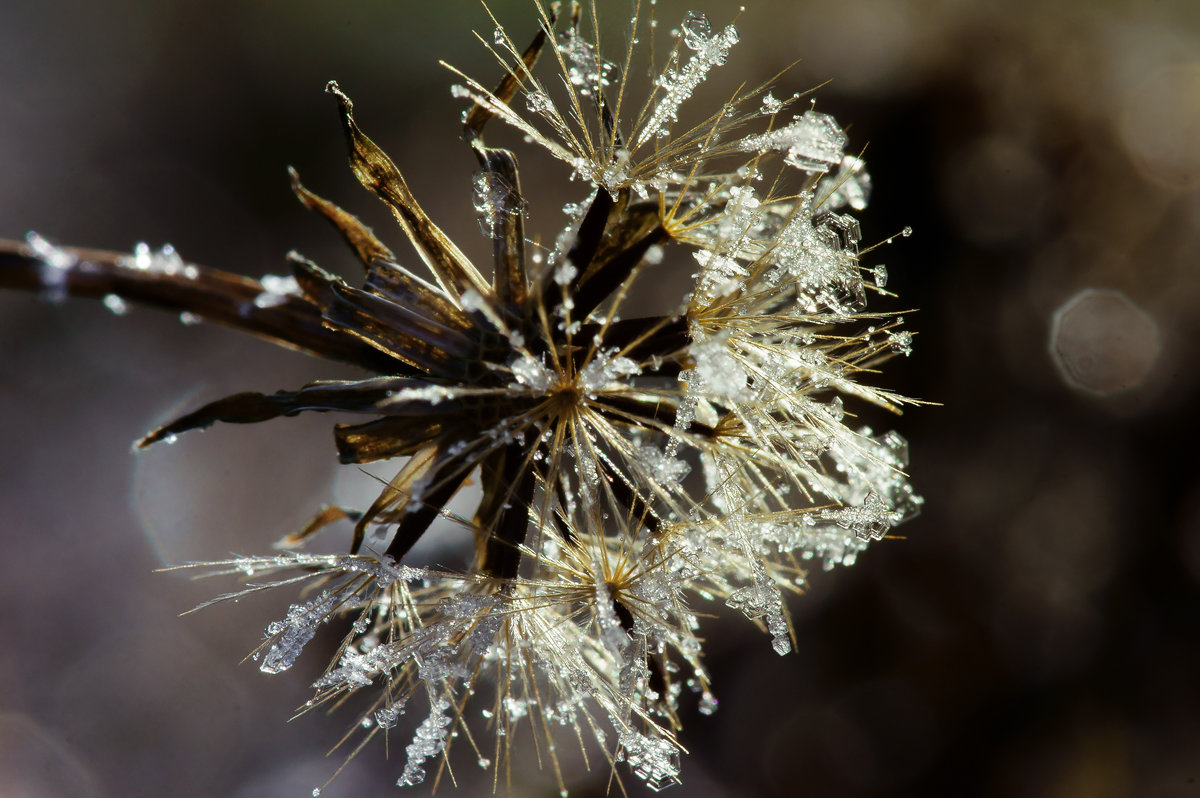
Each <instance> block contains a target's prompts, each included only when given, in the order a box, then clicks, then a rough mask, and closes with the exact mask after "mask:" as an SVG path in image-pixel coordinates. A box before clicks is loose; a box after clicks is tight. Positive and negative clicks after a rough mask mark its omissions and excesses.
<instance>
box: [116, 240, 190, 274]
mask: <svg viewBox="0 0 1200 798" xmlns="http://www.w3.org/2000/svg"><path fill="white" fill-rule="evenodd" d="M117 263H118V265H120V266H123V267H124V268H126V269H136V270H138V271H142V272H149V273H151V274H165V275H169V276H177V275H181V276H183V277H186V278H188V279H195V278H196V277H197V276H199V274H200V271H199V269H197V268H196V267H195V266H191V265H189V264H186V263H184V262H183V258H181V257H179V253H178V252H176V251H175V247H173V246H171V245H170V244H163V245H162V247H160V248H159V249H158V250H152V249H150V245H149V244H147V243H145V242H138V243H137V244H135V245H134V247H133V256H132V257H129V256H126V257H124V258H121V259H120V260H119V261H118V262H117Z"/></svg>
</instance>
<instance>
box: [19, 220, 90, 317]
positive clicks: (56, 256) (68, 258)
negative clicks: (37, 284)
mask: <svg viewBox="0 0 1200 798" xmlns="http://www.w3.org/2000/svg"><path fill="white" fill-rule="evenodd" d="M25 244H26V246H28V247H29V250H30V252H32V253H33V255H34V257H36V258H37V259H38V260H39V261H41V268H40V269H39V270H38V277H39V278H40V279H41V281H42V288H43V290H44V292H45V296H46V298H48V299H49V300H50V301H51V302H61V301H63V300H64V299H66V298H67V276H68V275H69V274H70V272H71V269H73V268H75V264H76V263H77V262H78V258H76V257H75V255H74V254H73V253H71V252H69V251H67V250H65V249H62V248H61V247H56V246H54V245H53V244H51V243H50V242H49V241H47V240H46V239H44V238H42V237H41V236H40V235H38V234H37V233H35V232H33V231H32V230H31V231H29V232H28V233H27V234H26V235H25Z"/></svg>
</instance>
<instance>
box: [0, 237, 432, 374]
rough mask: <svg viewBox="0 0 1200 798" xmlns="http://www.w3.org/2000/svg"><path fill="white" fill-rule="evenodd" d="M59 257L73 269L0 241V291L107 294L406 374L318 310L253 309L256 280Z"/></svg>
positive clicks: (91, 252)
mask: <svg viewBox="0 0 1200 798" xmlns="http://www.w3.org/2000/svg"><path fill="white" fill-rule="evenodd" d="M60 249H61V251H62V252H63V253H65V254H67V255H69V256H71V257H72V258H74V263H73V264H71V265H70V266H67V267H63V268H54V267H50V266H48V265H47V264H46V263H45V261H44V260H43V259H42V258H40V257H38V256H37V255H36V254H34V253H33V252H31V251H30V249H29V247H28V246H26V245H25V244H23V243H21V242H19V241H8V240H4V239H0V288H12V289H17V290H22V291H33V292H37V293H46V294H54V295H56V296H72V297H88V298H92V299H99V298H101V297H104V296H107V295H109V294H114V295H116V296H118V297H120V298H122V299H124V300H127V301H130V302H136V303H138V304H140V305H146V306H149V307H154V308H159V309H160V310H166V311H171V312H175V313H190V314H192V315H194V316H197V317H199V318H201V319H204V320H205V321H210V322H215V323H217V324H223V325H225V326H227V327H232V328H234V329H237V330H242V331H244V332H249V333H253V334H254V335H257V336H259V337H261V338H265V339H267V340H268V341H271V342H272V343H276V344H279V345H281V346H286V347H288V348H290V349H298V350H300V351H302V352H307V353H309V354H312V355H317V356H319V357H325V358H329V359H330V360H339V361H342V362H343V363H350V364H352V365H355V366H361V367H362V368H365V369H368V370H370V371H373V372H376V373H379V374H401V373H405V372H407V371H409V369H407V368H405V367H404V365H403V364H401V363H399V362H397V361H396V360H394V359H392V358H390V357H388V356H387V355H385V354H384V353H383V352H380V351H379V350H377V349H375V348H374V347H371V346H369V345H367V344H366V343H364V342H362V341H360V340H358V339H356V338H354V337H353V336H350V335H347V334H345V333H341V332H338V331H335V330H331V329H329V328H328V327H326V326H325V324H324V323H323V321H322V319H321V312H320V310H319V309H318V308H317V307H316V306H315V305H313V304H312V303H311V302H309V301H308V300H307V299H305V298H302V297H297V296H291V295H286V296H284V297H283V301H282V302H280V303H279V304H275V305H270V306H267V307H259V306H258V305H255V304H254V300H255V299H256V298H257V297H258V296H259V295H261V294H263V293H264V292H266V290H267V289H266V288H264V287H263V285H262V283H260V282H259V281H258V280H254V279H251V278H249V277H242V276H241V275H237V274H232V273H230V272H225V271H221V270H219V269H211V268H208V267H205V266H196V265H193V264H188V266H187V268H186V270H185V271H178V272H176V271H170V272H168V271H162V270H150V269H139V268H135V267H132V266H130V265H127V264H128V261H129V260H130V256H129V255H128V254H127V253H122V252H108V251H103V250H95V249H76V248H74V247H62V248H60ZM48 273H51V274H52V275H53V278H54V279H53V284H52V285H48V284H47V280H46V275H47V274H48Z"/></svg>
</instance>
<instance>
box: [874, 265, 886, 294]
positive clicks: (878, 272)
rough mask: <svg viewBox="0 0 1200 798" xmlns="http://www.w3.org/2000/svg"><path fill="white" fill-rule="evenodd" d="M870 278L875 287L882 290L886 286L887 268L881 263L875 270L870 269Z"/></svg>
mask: <svg viewBox="0 0 1200 798" xmlns="http://www.w3.org/2000/svg"><path fill="white" fill-rule="evenodd" d="M871 276H872V278H873V279H874V281H875V287H876V288H883V287H884V286H886V285H887V278H888V273H887V266H884V265H883V264H882V263H881V264H879V265H878V266H876V267H875V268H873V269H871Z"/></svg>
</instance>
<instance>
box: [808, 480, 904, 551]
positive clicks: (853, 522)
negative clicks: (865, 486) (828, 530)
mask: <svg viewBox="0 0 1200 798" xmlns="http://www.w3.org/2000/svg"><path fill="white" fill-rule="evenodd" d="M891 515H892V512H891V508H889V507H888V506H887V504H885V503H884V501H883V498H882V497H881V496H880V495H879V494H878V493H876V492H875V491H871V492H870V493H868V494H867V498H866V499H865V500H864V501H863V503H862V504H861V505H859V506H857V507H843V508H841V509H837V510H825V511H823V513H822V517H823V518H827V519H829V520H830V521H833V522H834V523H836V524H837V525H838V526H840V527H842V528H843V529H846V530H849V531H850V532H853V533H854V535H855V537H857V538H858V539H859V540H882V539H883V536H884V535H886V534H887V532H888V530H889V529H891V528H892V523H891Z"/></svg>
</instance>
